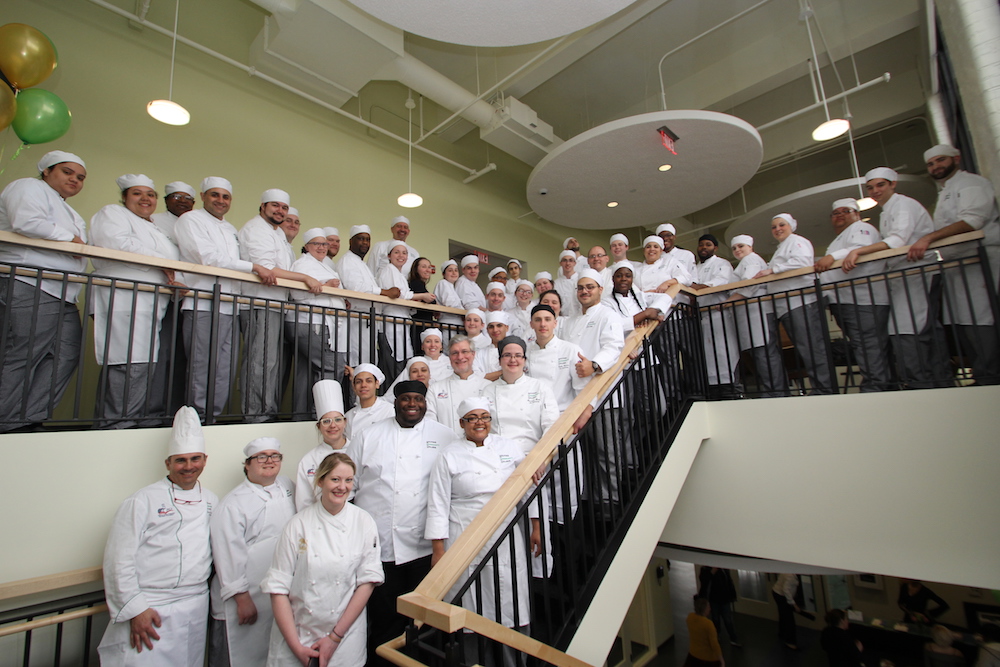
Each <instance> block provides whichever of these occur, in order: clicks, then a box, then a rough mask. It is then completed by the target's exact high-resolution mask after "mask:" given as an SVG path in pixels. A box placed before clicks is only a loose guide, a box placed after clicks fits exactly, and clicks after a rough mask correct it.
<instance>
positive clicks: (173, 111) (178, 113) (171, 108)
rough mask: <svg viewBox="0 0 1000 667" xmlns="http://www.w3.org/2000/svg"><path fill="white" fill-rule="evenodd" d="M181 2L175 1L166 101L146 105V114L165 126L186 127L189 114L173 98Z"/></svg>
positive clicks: (189, 119)
mask: <svg viewBox="0 0 1000 667" xmlns="http://www.w3.org/2000/svg"><path fill="white" fill-rule="evenodd" d="M180 11H181V0H177V4H176V6H175V7H174V40H173V45H172V47H171V49H170V88H169V90H168V92H167V99H165V100H153V101H152V102H150V103H149V104H147V105H146V113H148V114H149V115H150V116H152V117H153V118H155V119H156V120H158V121H160V122H161V123H166V124H167V125H187V124H188V123H189V122H190V121H191V114H190V113H188V110H187V109H185V108H184V107H182V106H181V105H180V104H177V102H174V101H173V97H174V60H175V59H176V57H177V18H178V16H180Z"/></svg>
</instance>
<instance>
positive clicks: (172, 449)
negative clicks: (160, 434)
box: [167, 405, 206, 458]
mask: <svg viewBox="0 0 1000 667" xmlns="http://www.w3.org/2000/svg"><path fill="white" fill-rule="evenodd" d="M205 453H206V452H205V435H204V434H203V433H202V431H201V420H200V419H198V411H197V410H195V409H194V408H192V407H191V406H189V405H185V406H183V407H181V409H180V410H178V411H177V414H175V415H174V428H173V430H172V431H171V432H170V444H169V445H168V446H167V457H168V458H169V457H171V456H177V455H178V454H205Z"/></svg>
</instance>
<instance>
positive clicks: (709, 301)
mask: <svg viewBox="0 0 1000 667" xmlns="http://www.w3.org/2000/svg"><path fill="white" fill-rule="evenodd" d="M734 276H735V274H734V272H733V265H732V264H730V263H729V260H728V259H726V258H724V257H719V256H718V255H714V256H712V257H709V258H708V259H706V260H705V261H704V262H702V263H701V264H699V265H698V266H697V267H696V275H695V282H697V283H699V284H701V285H707V286H708V287H720V286H722V285H726V284H728V283H731V282H733V279H734ZM728 296H729V292H716V293H714V294H707V295H705V296H700V297H698V307H699V308H700V309H701V336H702V343H703V346H704V348H705V364H706V368H707V371H708V383H709V384H731V383H732V382H734V381H735V377H734V374H733V369H734V368H735V367H736V364H737V363H738V362H739V360H740V350H739V341H738V339H737V333H736V323H735V321H734V320H733V317H732V313H731V312H730V311H720V310H717V309H706V308H705V307H706V306H714V305H718V304H720V303H722V302H723V301H725V300H726V298H728Z"/></svg>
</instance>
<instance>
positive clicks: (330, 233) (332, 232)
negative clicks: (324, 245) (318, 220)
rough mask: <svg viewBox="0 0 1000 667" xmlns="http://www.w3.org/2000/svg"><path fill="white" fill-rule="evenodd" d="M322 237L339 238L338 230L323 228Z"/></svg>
mask: <svg viewBox="0 0 1000 667" xmlns="http://www.w3.org/2000/svg"><path fill="white" fill-rule="evenodd" d="M323 236H336V237H340V230H339V229H337V228H336V227H324V228H323Z"/></svg>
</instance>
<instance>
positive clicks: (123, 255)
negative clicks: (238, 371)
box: [0, 231, 465, 315]
mask: <svg viewBox="0 0 1000 667" xmlns="http://www.w3.org/2000/svg"><path fill="white" fill-rule="evenodd" d="M0 242H2V243H10V244H12V245H18V246H23V247H26V248H38V249H41V250H55V251H57V252H62V253H66V254H69V255H76V256H78V257H90V258H91V259H93V258H97V259H108V260H113V261H116V262H127V263H129V264H141V265H142V266H148V267H151V268H154V269H171V270H174V271H183V272H184V273H197V274H199V275H203V276H211V277H213V278H229V279H232V280H239V281H242V282H245V283H256V284H260V278H258V277H257V275H256V274H253V273H243V272H242V271H233V270H232V269H220V268H218V267H215V266H205V265H203V264H192V263H190V262H181V261H178V260H172V259H163V258H160V257H149V256H148V255H140V254H137V253H133V252H125V251H123V250H112V249H110V248H98V247H97V246H92V245H81V244H79V243H71V242H69V241H47V240H45V239H33V238H29V237H27V236H21V235H20V234H16V233H14V232H5V231H0ZM348 252H350V251H348ZM278 286H280V287H288V288H291V289H298V290H308V287H306V285H305V283H303V282H300V281H298V280H287V279H285V278H278ZM323 294H329V295H331V296H339V297H342V298H344V299H355V300H358V301H373V302H376V303H383V304H387V305H391V306H405V307H408V308H418V309H421V310H430V311H434V312H438V313H450V314H452V315H465V310H464V309H459V308H449V307H448V306H441V305H438V304H435V303H424V302H422V301H410V300H407V299H390V298H389V297H386V296H381V295H379V294H366V293H364V292H352V291H350V290H345V289H340V288H335V287H324V288H323Z"/></svg>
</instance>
